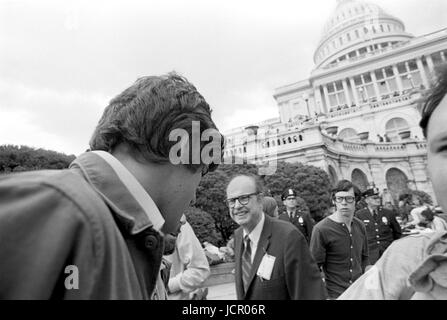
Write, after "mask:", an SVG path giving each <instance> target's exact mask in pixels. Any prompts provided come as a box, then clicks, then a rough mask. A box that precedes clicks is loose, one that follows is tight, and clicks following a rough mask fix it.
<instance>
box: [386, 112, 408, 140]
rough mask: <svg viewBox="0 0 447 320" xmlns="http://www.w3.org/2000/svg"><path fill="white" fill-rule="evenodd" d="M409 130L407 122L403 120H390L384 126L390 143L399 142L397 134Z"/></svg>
mask: <svg viewBox="0 0 447 320" xmlns="http://www.w3.org/2000/svg"><path fill="white" fill-rule="evenodd" d="M407 130H410V126H409V125H408V122H407V121H406V120H405V119H403V118H392V119H391V120H388V122H387V123H386V124H385V132H386V135H387V136H388V138H390V140H391V141H398V140H399V132H401V131H407Z"/></svg>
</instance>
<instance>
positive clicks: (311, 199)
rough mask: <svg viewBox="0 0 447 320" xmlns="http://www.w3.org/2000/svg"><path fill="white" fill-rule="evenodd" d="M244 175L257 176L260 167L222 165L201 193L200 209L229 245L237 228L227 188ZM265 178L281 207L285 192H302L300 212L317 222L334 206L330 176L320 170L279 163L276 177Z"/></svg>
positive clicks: (202, 184) (203, 184)
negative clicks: (293, 190) (234, 177)
mask: <svg viewBox="0 0 447 320" xmlns="http://www.w3.org/2000/svg"><path fill="white" fill-rule="evenodd" d="M241 173H249V174H257V167H256V166H255V165H253V164H222V165H220V166H219V167H218V169H217V170H216V171H215V172H210V173H209V174H207V175H206V176H205V177H204V178H203V179H202V181H201V182H200V185H199V187H198V189H197V200H196V207H199V208H201V209H202V210H204V211H206V212H208V213H209V214H211V216H212V217H213V218H214V221H215V227H216V230H217V231H218V232H219V233H220V234H221V236H222V240H223V241H224V242H225V243H226V242H227V241H228V240H229V238H230V236H231V235H232V233H233V232H234V230H235V229H236V228H237V225H236V224H235V223H234V222H233V220H232V219H231V217H230V214H229V209H228V207H227V205H226V203H225V200H226V190H225V188H226V186H227V184H228V182H229V181H230V179H231V177H232V176H234V175H236V174H241ZM261 178H262V180H264V183H265V186H266V190H265V193H266V194H270V195H272V196H274V197H275V199H276V200H277V202H278V204H279V206H280V207H281V206H282V201H281V200H280V197H281V194H282V192H283V190H284V189H285V188H293V189H295V190H296V191H297V192H298V194H299V195H300V198H302V199H303V200H302V201H301V200H299V208H300V209H301V210H302V211H304V212H309V213H310V214H311V216H312V217H313V218H314V219H315V220H316V221H319V220H321V218H322V217H323V216H324V213H325V212H326V211H327V210H328V208H329V207H330V206H331V201H330V191H331V183H330V181H329V176H328V175H327V174H326V173H325V172H324V171H323V170H321V169H319V168H316V167H313V166H308V165H303V164H300V163H295V164H291V163H286V162H278V164H277V170H276V172H275V173H274V174H273V175H270V176H264V177H261Z"/></svg>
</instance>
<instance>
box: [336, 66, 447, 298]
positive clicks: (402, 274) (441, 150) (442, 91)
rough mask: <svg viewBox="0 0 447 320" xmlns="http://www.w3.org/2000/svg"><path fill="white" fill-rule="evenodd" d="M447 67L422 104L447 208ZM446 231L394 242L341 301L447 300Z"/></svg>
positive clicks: (431, 167) (439, 192)
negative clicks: (446, 124) (446, 125)
mask: <svg viewBox="0 0 447 320" xmlns="http://www.w3.org/2000/svg"><path fill="white" fill-rule="evenodd" d="M446 94H447V65H441V66H440V67H439V69H437V71H436V77H435V81H434V85H433V87H432V89H431V90H430V91H429V94H428V96H427V97H426V99H425V102H424V104H423V106H422V119H421V121H420V126H421V128H422V132H423V133H424V136H425V138H426V139H427V153H428V154H427V164H428V172H429V174H430V177H431V181H432V184H433V189H434V192H435V195H436V198H437V199H438V200H439V202H440V203H439V204H440V205H441V207H442V208H443V209H444V210H446V209H447V197H445V195H446V194H447V157H446V156H445V155H446V144H447V131H446V129H445V123H446V122H447V95H446ZM446 274H447V231H441V232H429V233H421V234H417V235H410V236H407V237H405V238H402V239H400V240H397V241H394V242H393V243H392V244H391V245H390V246H389V247H388V249H387V250H386V251H385V253H384V254H383V255H382V257H381V258H380V259H379V261H377V263H376V264H375V265H374V266H373V267H372V268H371V269H369V270H368V272H366V273H365V274H364V275H363V276H362V277H361V278H360V279H358V280H357V281H356V282H355V283H354V284H353V285H352V286H351V287H350V288H349V289H348V290H346V291H345V292H344V294H343V295H342V296H340V299H361V300H363V299H367V300H371V299H378V300H383V299H387V300H391V299H414V300H425V299H437V300H447V277H446Z"/></svg>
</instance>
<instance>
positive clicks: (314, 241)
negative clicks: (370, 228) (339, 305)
mask: <svg viewBox="0 0 447 320" xmlns="http://www.w3.org/2000/svg"><path fill="white" fill-rule="evenodd" d="M359 196H360V190H358V188H357V187H355V186H354V185H353V184H352V183H351V182H350V181H348V180H341V181H339V182H338V184H337V186H336V187H335V188H334V189H333V196H332V200H333V201H334V203H335V205H336V208H337V210H336V211H335V212H334V213H333V214H332V215H330V216H329V217H326V218H324V219H323V220H321V221H320V222H318V223H317V224H316V225H315V227H314V230H313V233H312V238H311V241H310V250H311V253H312V256H313V257H314V259H315V261H316V262H317V264H318V266H319V267H320V268H321V270H322V272H323V273H324V276H325V282H326V288H327V292H328V295H329V298H330V299H336V298H337V297H338V296H339V295H340V294H342V293H343V292H344V291H345V290H346V289H347V288H348V287H349V286H350V285H351V284H352V283H353V282H354V281H355V280H356V279H358V278H359V277H360V276H361V275H362V274H363V272H364V271H365V268H366V267H367V266H368V265H369V260H368V239H367V235H366V230H365V226H364V225H363V222H362V221H360V220H359V219H357V218H356V217H354V211H355V202H356V198H358V197H359Z"/></svg>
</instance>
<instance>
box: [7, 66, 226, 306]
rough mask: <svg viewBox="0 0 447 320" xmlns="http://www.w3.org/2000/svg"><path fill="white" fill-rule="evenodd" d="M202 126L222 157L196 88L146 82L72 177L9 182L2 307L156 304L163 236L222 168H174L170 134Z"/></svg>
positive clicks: (111, 114)
mask: <svg viewBox="0 0 447 320" xmlns="http://www.w3.org/2000/svg"><path fill="white" fill-rule="evenodd" d="M193 121H196V123H198V124H199V125H200V130H199V131H200V133H202V132H203V131H205V130H209V131H207V132H209V133H210V132H212V133H216V135H217V136H219V138H220V139H217V140H219V141H217V140H216V142H217V143H220V147H221V150H223V148H222V147H223V143H224V141H223V140H224V139H223V137H222V136H221V135H220V133H219V132H218V131H217V129H216V125H215V124H214V122H213V120H212V119H211V109H210V107H209V105H208V103H207V102H206V101H205V99H204V98H203V97H202V95H201V94H200V93H199V92H198V91H197V89H196V88H195V87H194V86H193V85H192V84H191V83H190V82H189V81H187V80H186V79H185V78H184V77H181V76H179V75H177V74H175V73H170V74H167V75H163V76H147V77H143V78H140V79H138V80H137V81H136V82H135V83H134V84H133V85H132V86H130V87H129V88H128V89H126V90H124V91H123V92H122V93H121V94H119V95H118V96H117V97H115V98H114V99H113V100H112V101H111V102H110V103H109V105H108V106H107V108H106V109H105V111H104V113H103V115H102V117H101V119H100V120H99V123H98V125H97V127H96V129H95V131H94V133H93V136H92V138H91V140H90V149H91V151H89V152H86V153H83V154H81V155H80V156H79V157H77V158H76V159H75V160H74V162H73V163H72V164H71V165H70V168H69V169H67V170H52V171H50V170H48V171H32V172H25V173H18V174H10V175H2V176H1V177H0V235H1V241H0V261H1V263H0V274H1V277H0V299H150V298H151V294H152V292H153V290H154V286H155V283H156V279H157V277H158V276H159V270H160V265H161V261H162V255H163V237H164V235H165V234H168V233H170V232H172V231H174V230H175V229H176V227H177V225H178V222H179V220H180V217H181V215H182V213H183V212H184V210H185V209H186V208H187V207H188V205H189V204H190V202H193V201H194V200H195V192H196V189H197V187H198V185H199V182H200V180H201V178H202V176H203V175H204V174H206V173H207V172H208V171H212V170H213V169H214V168H215V167H216V166H217V163H215V162H219V161H220V160H219V161H217V160H214V161H208V159H207V161H204V160H202V158H201V157H199V158H200V159H199V160H198V161H197V162H196V163H191V162H188V161H180V162H173V161H171V157H170V151H171V148H173V147H174V146H176V145H178V141H172V139H170V133H171V132H172V131H173V130H175V129H182V130H181V131H182V132H186V133H188V135H192V132H193V125H194V123H193ZM189 138H190V139H189V140H188V141H192V139H191V137H189ZM213 138H215V137H213ZM213 140H214V139H213ZM199 141H200V147H199V148H197V149H198V150H197V151H199V152H201V151H202V149H204V148H205V147H209V142H207V141H201V140H200V139H199ZM190 150H193V149H192V148H190ZM213 150H215V149H213ZM220 155H221V152H220V154H219V156H220ZM190 157H193V159H194V158H197V157H196V156H194V155H193V154H189V155H188V154H186V157H184V158H186V159H187V160H188V159H190ZM176 160H177V159H176Z"/></svg>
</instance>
